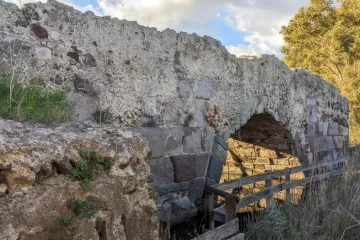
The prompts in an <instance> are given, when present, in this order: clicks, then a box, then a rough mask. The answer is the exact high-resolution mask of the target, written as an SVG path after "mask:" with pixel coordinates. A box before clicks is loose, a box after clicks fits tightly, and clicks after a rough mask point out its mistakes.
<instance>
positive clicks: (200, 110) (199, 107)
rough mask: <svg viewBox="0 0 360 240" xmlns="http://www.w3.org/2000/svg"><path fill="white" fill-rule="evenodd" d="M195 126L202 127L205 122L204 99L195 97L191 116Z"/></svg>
mask: <svg viewBox="0 0 360 240" xmlns="http://www.w3.org/2000/svg"><path fill="white" fill-rule="evenodd" d="M193 123H194V124H195V126H198V127H202V126H204V123H205V100H201V99H197V100H196V106H195V113H194V116H193Z"/></svg>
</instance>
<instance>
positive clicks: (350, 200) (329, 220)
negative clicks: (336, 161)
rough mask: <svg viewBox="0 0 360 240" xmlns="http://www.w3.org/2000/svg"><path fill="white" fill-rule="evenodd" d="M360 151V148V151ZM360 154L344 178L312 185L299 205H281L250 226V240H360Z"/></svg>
mask: <svg viewBox="0 0 360 240" xmlns="http://www.w3.org/2000/svg"><path fill="white" fill-rule="evenodd" d="M359 149H360V148H359ZM359 159H360V151H355V152H354V153H353V154H352V156H351V157H347V159H346V163H345V166H344V167H343V169H342V171H343V173H342V175H341V176H337V177H333V178H330V179H328V180H327V181H325V182H322V183H320V184H316V183H314V184H312V186H311V189H309V188H308V190H307V193H306V195H304V196H303V199H302V200H301V201H300V203H298V204H297V205H294V204H286V203H279V204H277V205H276V206H275V207H274V208H273V209H270V210H267V211H265V212H263V213H257V214H256V216H253V217H251V218H250V219H255V220H249V222H248V224H247V231H246V234H245V239H247V240H253V239H254V240H259V239H260V240H263V239H264V240H265V239H271V240H333V239H334V240H336V239H342V240H343V239H346V240H351V239H354V240H355V239H360V172H359V169H360V163H359Z"/></svg>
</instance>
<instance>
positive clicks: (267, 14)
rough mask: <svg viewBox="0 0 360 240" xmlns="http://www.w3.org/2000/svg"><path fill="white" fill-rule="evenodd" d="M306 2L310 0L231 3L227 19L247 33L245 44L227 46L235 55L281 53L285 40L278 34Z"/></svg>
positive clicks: (262, 0)
mask: <svg viewBox="0 0 360 240" xmlns="http://www.w3.org/2000/svg"><path fill="white" fill-rule="evenodd" d="M307 4H308V1H307V0H277V1H269V0H257V1H252V0H248V1H245V2H242V4H240V3H236V4H235V3H233V4H231V5H230V7H229V14H228V16H227V18H226V21H227V22H228V23H229V24H230V25H231V26H233V27H234V28H236V29H237V30H238V31H240V32H243V33H244V34H245V37H244V42H245V44H238V45H236V46H234V45H232V46H228V47H227V48H228V50H229V51H230V52H232V53H234V54H236V55H240V54H241V53H242V52H244V53H249V52H251V54H255V55H257V54H261V53H267V54H275V55H277V56H280V55H281V54H280V47H281V46H282V45H283V43H284V41H283V38H282V35H281V34H280V33H279V32H280V30H281V26H283V25H286V24H287V23H288V21H289V20H290V19H291V17H292V16H293V15H294V14H295V13H296V12H297V11H298V9H299V8H300V7H302V6H306V5H307Z"/></svg>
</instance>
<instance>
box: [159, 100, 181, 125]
mask: <svg viewBox="0 0 360 240" xmlns="http://www.w3.org/2000/svg"><path fill="white" fill-rule="evenodd" d="M162 105H163V119H164V123H165V125H166V126H179V125H180V124H181V116H182V115H183V108H184V101H183V99H180V98H175V99H171V100H170V99H169V100H167V101H165V102H163V104H162Z"/></svg>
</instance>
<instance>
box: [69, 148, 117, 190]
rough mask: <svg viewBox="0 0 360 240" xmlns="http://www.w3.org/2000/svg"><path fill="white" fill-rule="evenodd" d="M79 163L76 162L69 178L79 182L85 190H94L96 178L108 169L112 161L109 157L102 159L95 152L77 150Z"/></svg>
mask: <svg viewBox="0 0 360 240" xmlns="http://www.w3.org/2000/svg"><path fill="white" fill-rule="evenodd" d="M79 155H80V157H81V161H78V162H77V163H76V165H75V167H74V168H73V169H72V172H71V176H72V178H73V179H74V180H77V181H80V182H81V185H82V187H83V188H84V189H85V190H90V189H92V188H94V186H95V184H94V183H92V182H91V181H94V180H95V179H96V177H97V176H98V175H99V174H100V173H101V172H102V171H104V170H108V169H110V168H111V167H112V166H113V165H114V161H113V160H112V159H111V158H109V157H103V156H101V155H100V154H99V153H98V152H96V151H88V150H84V149H81V150H79Z"/></svg>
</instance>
